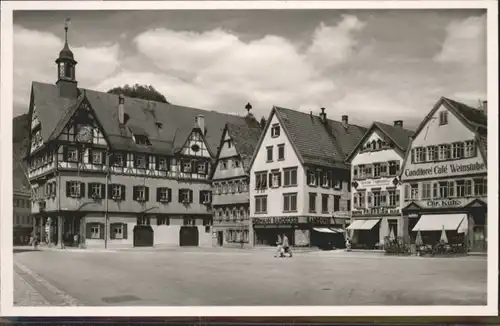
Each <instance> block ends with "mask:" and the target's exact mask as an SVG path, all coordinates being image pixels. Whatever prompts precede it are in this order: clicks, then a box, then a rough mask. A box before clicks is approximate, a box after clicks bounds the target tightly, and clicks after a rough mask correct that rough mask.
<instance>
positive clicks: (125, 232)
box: [122, 223, 128, 239]
mask: <svg viewBox="0 0 500 326" xmlns="http://www.w3.org/2000/svg"><path fill="white" fill-rule="evenodd" d="M122 225H123V239H127V238H128V231H127V226H128V225H127V223H123V224H122Z"/></svg>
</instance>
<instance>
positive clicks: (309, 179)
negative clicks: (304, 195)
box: [306, 170, 311, 185]
mask: <svg viewBox="0 0 500 326" xmlns="http://www.w3.org/2000/svg"><path fill="white" fill-rule="evenodd" d="M306 173H307V185H310V184H311V173H310V171H309V170H307V172H306Z"/></svg>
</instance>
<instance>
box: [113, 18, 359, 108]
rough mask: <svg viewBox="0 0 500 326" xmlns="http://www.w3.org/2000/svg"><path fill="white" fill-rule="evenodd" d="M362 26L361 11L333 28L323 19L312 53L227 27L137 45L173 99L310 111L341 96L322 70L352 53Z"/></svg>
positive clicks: (148, 36) (161, 32) (166, 33)
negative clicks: (246, 37)
mask: <svg viewBox="0 0 500 326" xmlns="http://www.w3.org/2000/svg"><path fill="white" fill-rule="evenodd" d="M363 27H364V24H363V23H362V22H360V21H359V20H358V19H357V18H356V17H354V16H344V17H343V20H342V21H341V22H340V23H339V24H338V25H336V26H334V27H329V26H326V25H324V24H321V25H320V26H319V27H318V28H317V29H316V31H315V32H314V38H313V42H312V44H311V45H310V47H309V48H308V49H306V50H305V51H301V50H300V47H299V46H297V45H295V44H293V43H292V42H290V41H289V40H288V39H285V38H283V37H279V36H275V35H266V36H263V37H262V38H259V39H255V40H252V41H248V42H243V41H242V40H241V39H239V38H238V37H237V36H236V35H234V34H231V33H230V32H227V31H224V30H222V29H216V30H213V31H207V32H203V33H195V32H176V31H171V30H166V29H155V30H151V31H146V32H144V33H142V34H140V35H138V36H137V37H136V38H135V39H134V43H135V44H136V45H137V49H138V51H139V53H140V55H141V56H144V57H146V58H148V59H149V60H150V61H151V63H153V64H154V65H155V66H156V67H157V68H158V69H160V70H161V71H162V73H163V74H165V75H164V78H156V77H152V76H151V77H152V79H151V81H149V82H147V83H151V84H153V82H152V80H156V81H155V83H154V85H155V87H156V88H157V89H159V90H162V91H163V92H164V94H166V96H167V98H169V100H171V101H172V102H174V103H182V104H184V105H189V106H198V107H201V108H206V109H217V110H226V111H227V110H231V111H233V110H234V109H235V108H236V107H243V106H244V104H245V103H246V102H247V101H250V102H252V105H253V107H254V108H256V110H257V111H258V108H259V109H261V110H262V112H263V114H264V115H267V113H264V112H267V111H268V110H269V109H270V108H271V107H272V105H283V106H285V105H286V106H290V107H294V108H299V109H303V110H305V111H309V110H311V109H312V110H317V109H319V108H320V107H321V106H324V105H326V104H325V103H330V102H332V101H334V100H336V99H337V98H338V95H337V87H336V86H335V84H334V83H333V81H332V80H331V78H330V77H329V76H328V75H326V74H324V71H323V70H322V68H324V67H325V66H331V65H332V64H338V63H341V62H342V61H345V60H346V59H347V58H348V57H349V56H350V55H352V51H353V47H354V46H355V44H356V42H355V41H354V40H353V32H355V31H358V30H360V29H362V28H363ZM330 51H333V52H335V54H329V52H330ZM320 61H322V62H323V64H320V63H321V62H320ZM325 62H328V63H326V64H325ZM320 68H321V69H320ZM125 76H129V77H130V80H131V82H132V77H131V75H130V74H128V73H127V72H123V74H121V75H120V77H116V79H118V80H124V78H125V79H126V78H127V77H125ZM136 76H144V74H137V75H136ZM167 76H168V77H167ZM181 80H182V81H181ZM122 83H123V82H122ZM305 105H307V107H305ZM311 106H313V107H311Z"/></svg>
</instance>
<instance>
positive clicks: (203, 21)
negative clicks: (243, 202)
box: [14, 9, 487, 128]
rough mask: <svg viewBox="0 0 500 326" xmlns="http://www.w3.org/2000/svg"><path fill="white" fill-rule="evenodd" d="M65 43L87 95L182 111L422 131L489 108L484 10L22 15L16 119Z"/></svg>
mask: <svg viewBox="0 0 500 326" xmlns="http://www.w3.org/2000/svg"><path fill="white" fill-rule="evenodd" d="M66 17H69V18H70V19H71V25H70V29H69V34H68V39H69V44H70V47H71V49H72V51H73V53H74V55H75V59H76V60H77V61H78V65H77V67H76V77H77V80H78V85H79V86H81V87H85V88H89V89H95V90H100V91H107V90H109V89H111V88H113V87H116V86H122V85H124V84H135V83H139V84H148V85H152V86H154V87H155V88H156V89H157V90H159V91H160V92H161V93H162V94H163V95H165V97H166V98H167V100H168V101H169V102H171V103H174V104H179V105H183V106H191V107H196V108H200V109H207V110H216V111H221V112H228V113H232V114H244V113H246V111H245V105H246V104H247V102H250V103H251V104H252V106H253V113H254V114H255V115H256V116H257V117H261V116H265V117H267V116H268V115H269V113H270V110H271V108H272V106H273V105H276V106H282V107H288V108H292V109H297V110H301V111H304V112H310V111H313V112H314V113H316V112H317V113H319V112H320V108H321V107H325V108H326V113H327V115H328V117H329V118H331V119H334V120H340V119H341V116H342V115H348V116H349V121H350V122H351V123H354V124H359V125H365V126H367V125H369V124H371V123H372V122H373V121H382V122H386V123H392V121H393V120H404V121H405V126H406V127H408V128H416V126H417V125H418V123H419V122H420V121H421V120H422V119H423V118H424V116H425V115H426V114H427V113H428V112H429V111H430V110H431V109H432V107H433V105H434V104H435V103H436V102H437V101H438V100H439V98H440V97H441V96H446V97H449V98H452V99H455V100H458V101H461V102H464V103H466V104H468V105H471V106H474V107H477V106H478V101H479V100H485V99H486V85H487V81H486V13H485V11H484V10H476V9H474V10H470V9H465V10H463V9H460V10H253V11H250V10H228V11H223V10H210V11H203V10H195V11H176V10H173V11H24V12H15V13H14V116H17V115H20V114H23V113H26V112H27V111H28V104H29V95H30V85H31V82H32V81H39V82H47V83H55V81H56V66H55V62H54V60H55V59H56V58H57V55H58V53H59V51H60V50H61V48H62V46H63V42H64V20H65V18H66Z"/></svg>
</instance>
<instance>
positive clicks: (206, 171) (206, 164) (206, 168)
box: [203, 162, 210, 174]
mask: <svg viewBox="0 0 500 326" xmlns="http://www.w3.org/2000/svg"><path fill="white" fill-rule="evenodd" d="M203 165H204V169H205V174H208V168H209V165H210V164H209V162H204V163H203Z"/></svg>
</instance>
